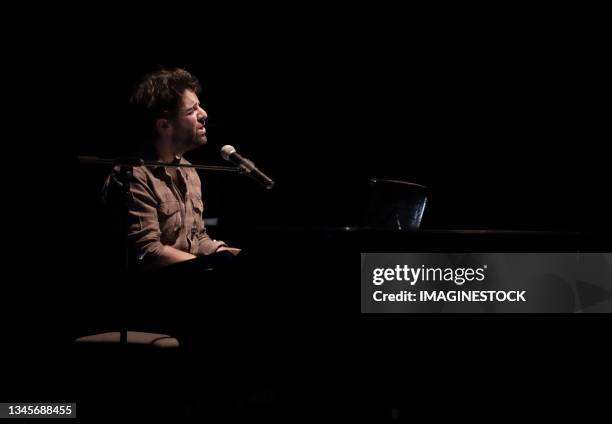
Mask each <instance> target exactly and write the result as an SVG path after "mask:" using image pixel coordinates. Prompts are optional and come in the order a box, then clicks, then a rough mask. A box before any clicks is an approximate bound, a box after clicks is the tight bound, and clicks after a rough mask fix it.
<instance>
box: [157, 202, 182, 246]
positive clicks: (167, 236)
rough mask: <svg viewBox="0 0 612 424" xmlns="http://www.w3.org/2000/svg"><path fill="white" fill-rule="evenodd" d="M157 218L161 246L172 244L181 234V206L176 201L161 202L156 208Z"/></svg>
mask: <svg viewBox="0 0 612 424" xmlns="http://www.w3.org/2000/svg"><path fill="white" fill-rule="evenodd" d="M157 211H158V214H157V216H158V218H159V229H160V231H161V242H162V243H163V244H174V243H175V242H176V239H177V238H178V235H179V233H180V232H181V227H182V226H183V219H182V217H181V206H180V204H179V202H177V201H165V202H161V203H160V204H159V206H158V208H157Z"/></svg>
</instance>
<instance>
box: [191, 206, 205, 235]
mask: <svg viewBox="0 0 612 424" xmlns="http://www.w3.org/2000/svg"><path fill="white" fill-rule="evenodd" d="M191 204H192V205H193V220H194V222H195V225H196V227H197V229H198V232H200V231H202V230H204V221H203V218H202V214H203V213H204V202H202V199H200V198H197V197H192V198H191Z"/></svg>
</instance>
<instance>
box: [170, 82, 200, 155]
mask: <svg viewBox="0 0 612 424" xmlns="http://www.w3.org/2000/svg"><path fill="white" fill-rule="evenodd" d="M207 117H208V115H207V114H206V111H205V110H204V109H202V106H201V105H200V101H199V100H198V96H197V95H196V94H195V93H194V92H193V91H191V90H185V92H184V93H183V98H182V100H181V104H180V106H179V110H178V115H177V117H176V118H175V119H174V120H172V126H173V131H172V141H173V142H174V144H175V146H177V147H179V149H180V150H183V151H188V150H191V149H194V148H196V147H198V146H202V145H204V144H206V141H207V139H206V128H204V124H205V122H206V118H207Z"/></svg>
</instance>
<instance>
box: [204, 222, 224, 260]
mask: <svg viewBox="0 0 612 424" xmlns="http://www.w3.org/2000/svg"><path fill="white" fill-rule="evenodd" d="M198 241H199V246H198V255H210V254H211V253H215V252H216V251H217V249H218V248H220V247H221V246H227V244H226V243H225V242H224V241H221V240H213V239H211V238H210V236H209V235H208V233H207V232H206V228H205V229H204V230H203V231H201V232H200V234H199V236H198Z"/></svg>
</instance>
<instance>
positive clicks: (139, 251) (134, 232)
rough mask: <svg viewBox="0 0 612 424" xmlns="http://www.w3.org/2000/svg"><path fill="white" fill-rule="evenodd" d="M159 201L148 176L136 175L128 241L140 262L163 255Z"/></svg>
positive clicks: (129, 213) (129, 217)
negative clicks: (150, 185) (148, 182)
mask: <svg viewBox="0 0 612 424" xmlns="http://www.w3.org/2000/svg"><path fill="white" fill-rule="evenodd" d="M157 207H158V205H157V200H156V198H155V196H154V194H153V193H152V192H151V190H150V189H149V186H148V184H147V182H146V174H143V173H138V172H135V173H134V178H133V180H132V184H130V198H129V210H128V222H127V224H128V240H129V242H130V245H131V246H132V247H133V249H134V253H135V254H136V258H137V259H138V261H142V260H143V259H144V258H146V259H148V260H153V259H154V258H156V257H157V256H159V255H160V254H161V251H162V249H163V244H162V242H161V230H160V228H159V218H158V216H157Z"/></svg>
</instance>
